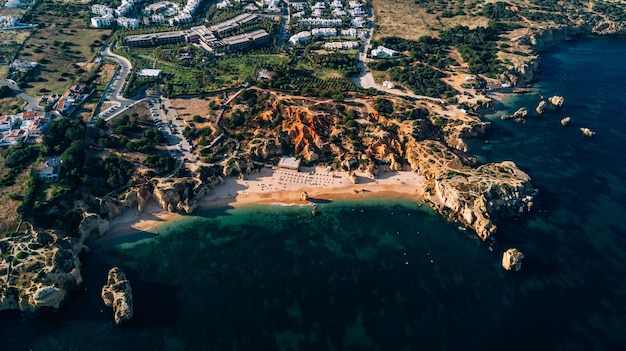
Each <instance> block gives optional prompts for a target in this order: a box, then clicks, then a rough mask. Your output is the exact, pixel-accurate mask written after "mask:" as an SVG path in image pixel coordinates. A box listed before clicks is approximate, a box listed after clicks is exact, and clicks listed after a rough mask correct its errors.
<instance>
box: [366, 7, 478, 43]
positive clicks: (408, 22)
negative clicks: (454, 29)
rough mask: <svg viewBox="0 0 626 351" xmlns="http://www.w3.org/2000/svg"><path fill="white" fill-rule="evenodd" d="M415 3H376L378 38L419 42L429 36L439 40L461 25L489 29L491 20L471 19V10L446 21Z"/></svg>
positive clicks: (436, 13) (375, 14)
mask: <svg viewBox="0 0 626 351" xmlns="http://www.w3.org/2000/svg"><path fill="white" fill-rule="evenodd" d="M415 2H416V1H415V0H372V6H373V7H374V16H375V22H376V29H375V30H374V39H378V38H381V37H389V36H397V37H400V38H405V39H411V40H417V39H419V38H420V37H422V36H425V35H428V36H432V37H437V33H438V31H439V30H441V29H445V28H448V27H451V26H455V25H457V24H461V25H465V26H468V27H470V28H475V27H478V26H486V25H487V23H488V21H489V20H488V19H487V18H485V17H481V16H470V15H469V11H468V15H462V16H454V17H451V18H444V17H442V16H441V13H438V12H435V13H427V10H426V8H425V6H421V5H417V4H416V3H415ZM467 2H469V1H467ZM438 3H440V2H438ZM441 3H445V1H444V2H441ZM449 3H454V2H452V1H449Z"/></svg>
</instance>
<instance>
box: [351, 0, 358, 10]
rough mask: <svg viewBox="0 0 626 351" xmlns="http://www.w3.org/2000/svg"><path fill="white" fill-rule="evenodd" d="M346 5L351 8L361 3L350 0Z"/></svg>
mask: <svg viewBox="0 0 626 351" xmlns="http://www.w3.org/2000/svg"><path fill="white" fill-rule="evenodd" d="M348 6H349V7H350V8H351V9H353V8H355V7H361V3H360V2H359V1H357V0H350V2H348Z"/></svg>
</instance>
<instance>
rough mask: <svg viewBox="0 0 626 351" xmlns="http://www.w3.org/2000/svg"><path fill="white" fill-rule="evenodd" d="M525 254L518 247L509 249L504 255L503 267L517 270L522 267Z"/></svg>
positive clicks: (508, 269)
mask: <svg viewBox="0 0 626 351" xmlns="http://www.w3.org/2000/svg"><path fill="white" fill-rule="evenodd" d="M523 258H524V254H523V253H522V252H521V251H519V250H518V249H514V248H512V249H508V250H506V251H504V254H503V255H502V268H504V269H505V270H507V271H513V272H517V271H519V270H520V269H522V259H523Z"/></svg>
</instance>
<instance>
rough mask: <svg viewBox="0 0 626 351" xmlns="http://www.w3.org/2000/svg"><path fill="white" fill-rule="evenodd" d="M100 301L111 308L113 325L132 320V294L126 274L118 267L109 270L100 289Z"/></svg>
mask: <svg viewBox="0 0 626 351" xmlns="http://www.w3.org/2000/svg"><path fill="white" fill-rule="evenodd" d="M102 301H104V304H105V305H107V306H109V307H112V308H113V318H114V319H115V324H121V323H124V322H127V321H129V320H130V319H131V318H133V312H134V310H133V294H132V289H131V288H130V282H129V281H128V279H126V274H125V273H124V271H122V270H121V269H120V268H118V267H113V268H111V270H109V274H108V277H107V283H106V285H105V286H103V287H102Z"/></svg>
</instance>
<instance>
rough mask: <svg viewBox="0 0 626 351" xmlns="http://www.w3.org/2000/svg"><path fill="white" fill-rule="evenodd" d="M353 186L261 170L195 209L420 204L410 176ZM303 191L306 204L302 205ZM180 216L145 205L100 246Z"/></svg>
mask: <svg viewBox="0 0 626 351" xmlns="http://www.w3.org/2000/svg"><path fill="white" fill-rule="evenodd" d="M356 175H357V184H354V183H353V182H352V180H350V178H349V177H348V173H347V172H333V171H330V170H328V169H326V168H323V167H310V168H307V167H301V168H300V171H299V172H296V171H291V170H285V169H271V168H267V167H263V168H262V169H260V170H259V171H258V172H253V173H251V174H248V175H246V176H245V177H244V179H240V178H235V177H230V178H226V179H225V181H224V184H222V185H220V186H217V187H216V188H214V189H212V190H211V193H210V194H209V195H207V196H206V197H205V198H204V199H202V201H201V202H200V204H199V210H203V209H209V208H216V207H222V206H242V205H253V204H276V205H284V204H302V205H306V204H313V203H315V201H316V200H325V201H333V200H354V199H364V198H372V197H378V198H404V199H409V200H415V201H418V200H419V199H422V198H423V195H424V194H423V192H422V184H423V182H424V177H422V176H421V175H419V174H417V173H414V172H411V171H400V172H396V171H390V170H388V169H387V168H385V167H380V171H379V175H378V177H377V179H372V178H369V177H367V176H366V175H365V174H364V173H360V172H356ZM304 191H306V192H307V194H308V200H301V195H302V193H303V192H304ZM182 216H183V215H181V214H178V213H172V212H167V211H165V210H163V209H162V208H161V207H160V206H159V205H158V204H157V203H156V202H155V201H150V203H149V204H148V205H147V206H146V208H145V209H144V210H143V211H142V212H139V211H138V210H137V209H131V210H128V211H126V212H124V213H123V214H122V215H120V216H118V217H116V218H114V219H113V220H111V222H110V226H111V228H110V230H109V231H108V232H107V234H105V235H104V237H103V238H102V239H103V240H107V239H112V238H117V237H120V236H124V235H129V234H133V233H136V232H138V231H144V232H156V231H157V230H156V229H157V228H158V227H159V226H161V225H163V224H165V223H167V222H169V221H172V220H175V219H178V218H180V217H182Z"/></svg>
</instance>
